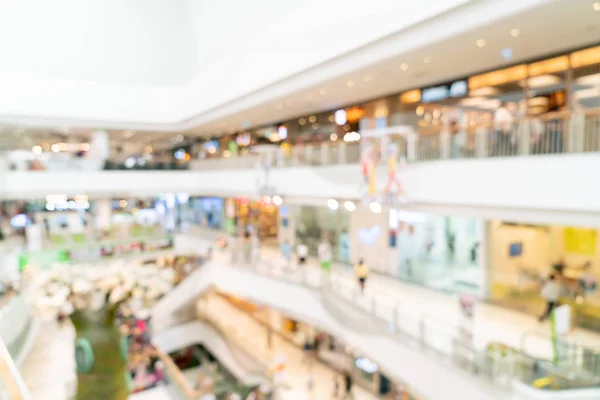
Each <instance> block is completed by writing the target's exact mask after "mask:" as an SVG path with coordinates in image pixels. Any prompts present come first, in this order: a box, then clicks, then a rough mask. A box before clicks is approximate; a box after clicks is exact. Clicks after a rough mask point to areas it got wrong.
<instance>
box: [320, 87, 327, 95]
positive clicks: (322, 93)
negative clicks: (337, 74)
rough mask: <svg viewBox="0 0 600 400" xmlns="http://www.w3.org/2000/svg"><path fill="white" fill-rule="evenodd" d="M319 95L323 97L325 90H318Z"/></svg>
mask: <svg viewBox="0 0 600 400" xmlns="http://www.w3.org/2000/svg"><path fill="white" fill-rule="evenodd" d="M319 94H320V95H321V96H325V95H326V94H327V89H325V88H323V89H321V90H319Z"/></svg>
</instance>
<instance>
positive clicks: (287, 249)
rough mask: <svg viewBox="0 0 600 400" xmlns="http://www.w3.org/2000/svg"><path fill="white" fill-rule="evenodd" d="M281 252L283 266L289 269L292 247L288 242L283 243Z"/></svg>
mask: <svg viewBox="0 0 600 400" xmlns="http://www.w3.org/2000/svg"><path fill="white" fill-rule="evenodd" d="M281 252H282V253H283V258H285V266H286V267H289V266H290V263H291V260H292V246H290V242H288V241H287V240H284V241H283V244H282V245H281Z"/></svg>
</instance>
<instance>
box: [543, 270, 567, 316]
mask: <svg viewBox="0 0 600 400" xmlns="http://www.w3.org/2000/svg"><path fill="white" fill-rule="evenodd" d="M561 293H562V286H561V285H560V283H558V282H557V279H556V276H555V275H554V274H551V275H550V276H549V277H548V280H547V281H546V283H544V286H542V291H541V295H542V298H543V299H544V301H545V302H546V310H545V311H544V313H543V314H542V315H541V316H540V322H542V321H544V320H545V319H547V318H549V317H550V315H551V314H552V311H554V309H555V308H556V306H557V305H558V300H559V299H560V295H561Z"/></svg>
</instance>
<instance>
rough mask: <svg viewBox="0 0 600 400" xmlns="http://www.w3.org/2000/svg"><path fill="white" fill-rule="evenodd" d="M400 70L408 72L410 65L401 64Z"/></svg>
mask: <svg viewBox="0 0 600 400" xmlns="http://www.w3.org/2000/svg"><path fill="white" fill-rule="evenodd" d="M400 69H401V70H402V71H406V70H408V63H402V64H400Z"/></svg>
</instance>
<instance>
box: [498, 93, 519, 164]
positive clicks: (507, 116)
mask: <svg viewBox="0 0 600 400" xmlns="http://www.w3.org/2000/svg"><path fill="white" fill-rule="evenodd" d="M513 121H514V118H513V115H512V113H511V112H510V111H509V109H508V108H507V107H506V102H502V104H501V105H500V107H498V109H497V110H496V112H495V113H494V128H495V130H496V142H495V146H494V153H495V154H494V155H496V156H499V155H511V154H512V151H511V147H512V145H513V143H512V141H513V140H512V139H513V138H512V133H513V126H512V125H513Z"/></svg>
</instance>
